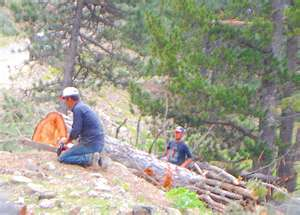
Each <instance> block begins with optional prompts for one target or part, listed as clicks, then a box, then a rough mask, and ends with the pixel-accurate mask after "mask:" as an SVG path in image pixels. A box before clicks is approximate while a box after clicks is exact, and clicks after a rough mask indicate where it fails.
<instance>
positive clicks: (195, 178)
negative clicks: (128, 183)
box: [105, 136, 256, 213]
mask: <svg viewBox="0 0 300 215" xmlns="http://www.w3.org/2000/svg"><path fill="white" fill-rule="evenodd" d="M105 144H106V145H105V152H106V153H107V154H108V155H109V157H110V158H112V159H113V160H115V161H118V162H120V163H122V164H124V165H125V166H127V167H128V168H131V169H134V170H135V171H133V172H134V173H135V174H136V175H138V176H143V177H144V178H146V179H147V180H148V181H150V182H151V183H153V184H155V185H161V186H164V187H186V188H188V189H190V190H192V191H195V192H196V193H197V194H198V196H199V198H200V199H201V200H203V201H204V202H206V203H207V205H208V206H209V207H210V208H212V209H213V210H215V211H218V212H221V213H222V212H224V211H225V209H226V206H227V205H228V204H230V203H231V202H232V201H238V202H239V203H240V204H242V205H243V204H245V203H246V202H247V203H249V202H255V201H256V197H255V196H254V195H253V194H252V192H251V190H249V189H247V188H246V187H245V183H244V182H243V181H239V180H238V179H237V178H235V177H234V176H232V175H230V174H229V173H227V172H226V171H224V170H223V169H220V168H218V167H215V166H212V165H209V164H207V163H200V162H198V163H197V165H198V168H200V169H201V171H202V174H200V173H199V174H196V173H195V172H192V171H190V170H188V169H185V168H181V167H178V166H175V165H173V164H170V163H167V162H165V161H161V160H159V159H157V158H156V157H155V156H153V155H149V154H148V153H146V152H143V151H139V150H137V149H135V148H133V147H132V146H131V145H129V144H126V143H121V142H119V141H118V140H117V139H114V138H111V137H108V136H106V143H105ZM168 180H169V181H168Z"/></svg>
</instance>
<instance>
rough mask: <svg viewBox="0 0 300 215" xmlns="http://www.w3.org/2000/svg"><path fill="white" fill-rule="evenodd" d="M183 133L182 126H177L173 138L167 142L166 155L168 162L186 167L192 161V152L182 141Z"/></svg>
mask: <svg viewBox="0 0 300 215" xmlns="http://www.w3.org/2000/svg"><path fill="white" fill-rule="evenodd" d="M183 135H184V128H182V127H180V126H179V127H177V128H176V129H175V140H172V141H169V142H168V144H167V151H166V157H167V160H168V161H169V162H170V163H173V164H176V165H178V166H181V167H185V168H186V167H188V165H189V164H190V163H191V162H192V154H191V152H190V150H189V148H188V146H187V145H186V144H185V143H184V141H183Z"/></svg>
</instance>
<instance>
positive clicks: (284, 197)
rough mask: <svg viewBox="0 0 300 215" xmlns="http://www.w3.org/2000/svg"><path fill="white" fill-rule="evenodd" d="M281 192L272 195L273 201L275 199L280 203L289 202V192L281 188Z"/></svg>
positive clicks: (275, 191)
mask: <svg viewBox="0 0 300 215" xmlns="http://www.w3.org/2000/svg"><path fill="white" fill-rule="evenodd" d="M280 189H281V191H282V192H281V191H278V190H274V192H273V194H272V199H274V200H275V201H278V202H284V201H287V200H288V198H289V196H288V195H287V193H288V192H287V190H286V189H284V188H280Z"/></svg>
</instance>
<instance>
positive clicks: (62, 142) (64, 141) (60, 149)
mask: <svg viewBox="0 0 300 215" xmlns="http://www.w3.org/2000/svg"><path fill="white" fill-rule="evenodd" d="M58 145H59V147H58V149H57V151H56V154H57V156H60V154H61V153H62V152H63V151H65V150H67V149H69V148H71V147H72V146H73V144H71V143H68V138H66V137H62V138H60V140H59V141H58ZM69 145H72V146H69Z"/></svg>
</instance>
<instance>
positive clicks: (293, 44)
mask: <svg viewBox="0 0 300 215" xmlns="http://www.w3.org/2000/svg"><path fill="white" fill-rule="evenodd" d="M289 4H290V5H291V4H292V1H289ZM297 52H298V39H297V37H296V36H291V37H290V38H288V40H287V60H288V70H289V71H290V72H293V73H294V72H295V71H296V70H297ZM292 92H293V84H292V83H287V87H286V88H285V92H284V97H288V96H291V95H292ZM293 114H294V111H293V110H292V109H290V108H289V107H287V108H286V109H284V110H283V111H282V115H281V116H282V120H281V127H280V140H281V146H282V147H280V150H279V157H280V156H283V158H282V159H280V161H279V165H278V169H277V175H278V176H279V177H281V178H283V179H287V180H286V183H285V187H286V188H287V190H288V191H289V192H293V191H294V190H295V188H296V179H297V172H296V170H295V168H294V162H295V159H293V156H291V150H292V136H293V127H294V121H295V117H294V116H293Z"/></svg>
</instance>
